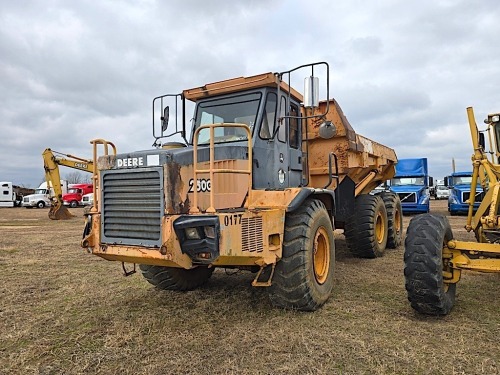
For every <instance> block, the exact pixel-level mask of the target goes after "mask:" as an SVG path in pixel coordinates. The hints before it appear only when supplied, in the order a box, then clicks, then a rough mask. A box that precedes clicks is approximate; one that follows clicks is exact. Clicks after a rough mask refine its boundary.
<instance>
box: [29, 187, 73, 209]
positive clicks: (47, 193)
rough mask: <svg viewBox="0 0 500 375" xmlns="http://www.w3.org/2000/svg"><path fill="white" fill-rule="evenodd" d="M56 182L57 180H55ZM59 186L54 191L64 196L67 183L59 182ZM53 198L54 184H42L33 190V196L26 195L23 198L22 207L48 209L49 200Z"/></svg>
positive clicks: (66, 190)
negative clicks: (58, 191)
mask: <svg viewBox="0 0 500 375" xmlns="http://www.w3.org/2000/svg"><path fill="white" fill-rule="evenodd" d="M56 181H57V180H56ZM59 181H60V184H59V186H57V184H56V190H60V191H61V192H63V193H64V194H65V193H67V192H68V185H69V184H68V181H66V180H59ZM54 196H55V192H54V184H53V182H52V181H50V182H42V183H41V184H40V186H38V188H36V189H35V192H34V193H33V194H30V195H27V196H25V197H24V198H23V207H26V208H33V207H36V208H44V207H50V205H51V200H52V198H53V197H54Z"/></svg>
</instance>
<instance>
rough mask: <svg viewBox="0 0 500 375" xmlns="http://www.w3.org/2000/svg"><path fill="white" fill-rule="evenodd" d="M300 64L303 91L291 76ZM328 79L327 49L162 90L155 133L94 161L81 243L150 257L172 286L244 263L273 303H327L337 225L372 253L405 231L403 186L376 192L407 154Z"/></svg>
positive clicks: (146, 272)
mask: <svg viewBox="0 0 500 375" xmlns="http://www.w3.org/2000/svg"><path fill="white" fill-rule="evenodd" d="M298 71H302V72H304V71H306V72H308V74H307V78H306V79H305V90H304V95H303V94H301V93H299V92H298V91H296V90H295V89H294V88H292V85H291V81H292V79H295V78H296V72H298ZM317 72H319V74H320V75H322V77H323V79H324V80H326V84H325V83H324V84H323V85H322V86H321V88H320V85H319V78H318V77H316V76H315V73H317ZM300 79H301V80H302V77H301V78H300ZM323 82H325V81H323ZM329 86H330V81H329V66H328V64H327V63H325V62H320V63H313V64H307V65H303V66H300V67H298V68H295V69H292V70H289V71H285V72H280V73H265V74H260V75H256V76H251V77H239V78H233V79H229V80H225V81H221V82H215V83H209V84H206V85H203V86H200V87H196V88H193V89H188V90H184V91H183V92H182V93H180V94H167V95H162V96H159V97H157V98H155V99H154V100H153V136H154V138H155V142H154V146H155V147H154V148H153V149H150V150H144V151H134V152H128V153H121V154H117V155H107V156H102V157H100V158H99V159H98V160H95V162H94V164H95V165H96V167H97V168H96V173H97V177H96V186H97V187H98V189H97V193H96V196H95V198H94V206H93V208H92V210H91V211H90V212H89V214H88V215H87V216H86V225H85V229H84V234H83V240H82V243H81V244H82V247H83V248H85V249H87V250H88V252H90V253H92V254H95V255H97V256H99V257H102V258H104V259H107V260H112V261H119V262H122V266H123V269H124V272H125V274H126V275H128V274H131V273H133V272H135V265H136V264H139V265H140V269H141V271H142V275H143V276H144V277H145V278H146V280H147V281H148V282H150V283H151V284H153V285H155V286H156V287H158V288H161V289H168V290H178V291H183V290H190V289H194V288H196V287H198V286H200V285H202V284H203V283H205V282H206V281H207V280H208V279H209V278H210V276H211V275H212V272H213V270H214V269H215V268H217V267H221V268H236V269H241V270H248V271H252V272H254V273H255V278H254V280H253V282H252V285H254V286H262V287H267V288H268V290H269V292H270V293H269V295H270V298H271V301H272V303H273V304H274V305H275V306H279V307H283V308H292V309H299V310H315V309H317V308H318V307H320V306H321V305H322V304H323V303H324V302H325V301H326V300H327V299H328V297H329V296H330V294H331V291H332V288H333V272H334V264H335V244H334V233H333V231H334V228H341V229H344V233H345V237H346V241H347V244H348V247H349V249H350V250H351V251H352V253H353V254H355V255H357V256H360V257H366V258H373V257H377V256H381V255H382V254H383V253H384V250H385V248H386V247H393V248H394V247H397V246H398V245H399V244H400V243H401V242H402V214H401V202H400V200H399V198H398V196H397V195H395V194H394V193H389V192H386V193H383V194H381V195H372V194H370V192H371V191H372V190H373V189H374V188H375V187H376V186H377V185H379V184H380V183H381V182H383V181H385V180H388V179H390V178H391V177H392V176H393V175H394V173H395V167H394V165H395V163H396V162H397V158H396V154H395V152H394V151H393V150H392V149H390V148H388V147H386V146H383V145H381V144H379V143H377V142H374V141H372V140H370V139H368V138H365V137H363V136H361V135H358V134H356V132H355V131H354V130H353V129H352V127H351V125H350V124H349V122H348V121H347V118H346V117H345V116H344V114H343V113H342V110H341V109H340V106H339V105H338V103H337V102H336V101H335V100H333V99H329ZM320 92H321V93H322V94H323V95H325V93H326V98H325V99H324V100H320ZM188 101H189V102H191V103H194V106H195V110H194V116H193V120H192V126H191V129H190V132H189V134H188V131H187V129H186V128H187V126H186V105H187V104H189V103H187V102H188ZM125 263H133V264H134V266H133V269H131V270H130V268H128V269H129V270H127V267H126V266H125Z"/></svg>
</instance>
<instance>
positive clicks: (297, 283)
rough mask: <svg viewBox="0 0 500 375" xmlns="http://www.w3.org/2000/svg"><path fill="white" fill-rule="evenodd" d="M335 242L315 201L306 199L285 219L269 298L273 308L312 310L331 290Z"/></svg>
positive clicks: (325, 213) (322, 209) (323, 210)
mask: <svg viewBox="0 0 500 375" xmlns="http://www.w3.org/2000/svg"><path fill="white" fill-rule="evenodd" d="M334 267H335V243H334V236H333V226H332V221H331V219H330V215H329V213H328V211H327V210H326V208H325V206H324V205H323V203H322V202H321V201H319V200H307V201H306V202H305V203H304V204H303V205H302V206H301V207H300V208H298V209H297V210H296V211H294V212H292V213H287V214H286V217H285V233H284V241H283V256H282V259H281V260H280V261H279V262H278V263H277V264H276V269H275V273H274V277H273V280H272V285H271V286H270V287H269V293H270V294H269V297H270V299H271V302H272V304H273V305H274V306H277V307H282V308H288V309H296V310H302V311H314V310H317V309H318V308H319V307H321V306H322V305H323V304H324V303H325V302H326V301H327V300H328V298H329V297H330V294H331V292H332V289H333V272H334Z"/></svg>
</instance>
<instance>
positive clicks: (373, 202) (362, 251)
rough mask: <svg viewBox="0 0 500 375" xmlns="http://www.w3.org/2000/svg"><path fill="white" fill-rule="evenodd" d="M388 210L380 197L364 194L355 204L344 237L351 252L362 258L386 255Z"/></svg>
mask: <svg viewBox="0 0 500 375" xmlns="http://www.w3.org/2000/svg"><path fill="white" fill-rule="evenodd" d="M387 234H388V224H387V210H386V208H385V205H384V201H383V200H382V198H381V197H380V196H378V195H370V194H363V195H360V196H358V197H357V198H356V200H355V202H354V213H353V215H352V216H351V218H350V219H349V220H348V222H347V223H346V227H345V229H344V235H345V239H346V242H347V247H348V248H349V250H350V252H351V253H352V254H353V255H355V256H357V257H360V258H376V257H381V256H382V255H384V251H385V248H386V246H387Z"/></svg>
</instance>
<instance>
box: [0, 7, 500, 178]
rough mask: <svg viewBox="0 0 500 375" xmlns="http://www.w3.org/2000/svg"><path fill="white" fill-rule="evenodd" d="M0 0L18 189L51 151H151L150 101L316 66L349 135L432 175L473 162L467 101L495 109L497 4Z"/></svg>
mask: <svg viewBox="0 0 500 375" xmlns="http://www.w3.org/2000/svg"><path fill="white" fill-rule="evenodd" d="M0 1H1V6H0V56H1V59H0V96H1V101H0V180H2V181H13V182H14V183H15V184H18V185H21V184H22V185H24V186H29V187H36V186H38V184H39V183H40V182H41V180H42V178H43V162H42V158H41V154H42V152H43V150H44V149H45V148H47V147H50V148H52V149H53V150H57V151H61V152H65V153H69V154H74V155H79V156H82V157H89V158H90V157H91V148H90V143H89V141H90V140H91V139H94V138H104V139H107V140H110V141H112V142H114V143H115V145H116V146H117V148H118V152H129V151H134V150H143V149H148V148H151V144H152V143H153V137H152V125H151V122H152V121H151V102H152V98H153V97H155V96H158V95H161V94H166V93H179V92H181V91H182V90H183V89H186V88H191V87H196V86H201V85H203V84H205V83H209V82H215V81H220V80H224V79H228V78H233V77H238V76H247V75H254V74H259V73H264V72H279V71H284V70H289V69H291V68H294V67H295V66H298V65H302V64H305V63H309V62H315V61H327V62H328V63H329V64H330V69H331V82H330V87H331V94H330V96H332V97H334V98H335V99H336V100H337V101H338V102H339V104H340V105H341V107H342V109H343V111H344V113H345V114H346V116H347V118H348V119H349V121H350V122H351V124H352V126H353V128H354V129H355V131H356V132H357V133H359V134H362V135H364V136H366V137H368V138H371V139H373V140H375V141H378V142H379V143H382V144H385V145H387V146H390V147H392V148H394V149H395V150H396V153H397V155H398V157H399V158H410V157H427V158H428V160H429V167H430V172H431V175H433V176H434V178H439V179H441V178H443V176H445V175H446V174H447V173H449V172H450V171H451V165H452V158H454V159H455V163H456V166H457V170H471V169H472V167H471V164H470V155H471V154H472V145H471V141H470V135H469V129H468V125H467V117H466V107H468V106H473V107H474V110H475V112H476V118H477V122H478V124H482V121H483V119H484V118H485V117H486V115H487V114H488V113H491V112H500V100H499V92H500V90H499V88H498V85H499V84H500V75H499V73H500V72H499V69H500V51H499V48H500V22H499V19H500V7H499V6H498V2H497V1H494V0H484V1H481V0H478V1H470V0H457V1H439V0H431V1H427V0H420V1H396V0H380V1H376V2H375V1H373V2H372V1H370V2H369V1H357V0H335V1H330V0H324V1H313V0H310V1H257V0H252V1H202V0H199V1H195V0H190V1H188V0H182V1H154V0H144V1H128V2H126V1H123V2H118V1H93V2H92V1H77V0H71V1H49V0H46V1H24V0H18V1H7V0H0ZM298 89H299V90H300V91H302V87H298ZM189 117H190V116H188V118H189ZM71 172H74V170H72V169H68V168H61V173H62V175H63V176H64V175H65V174H69V173H71Z"/></svg>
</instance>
